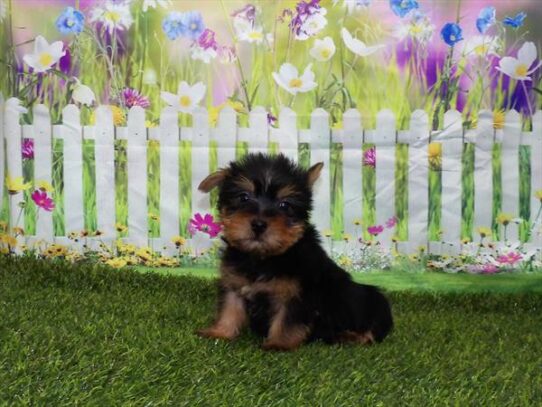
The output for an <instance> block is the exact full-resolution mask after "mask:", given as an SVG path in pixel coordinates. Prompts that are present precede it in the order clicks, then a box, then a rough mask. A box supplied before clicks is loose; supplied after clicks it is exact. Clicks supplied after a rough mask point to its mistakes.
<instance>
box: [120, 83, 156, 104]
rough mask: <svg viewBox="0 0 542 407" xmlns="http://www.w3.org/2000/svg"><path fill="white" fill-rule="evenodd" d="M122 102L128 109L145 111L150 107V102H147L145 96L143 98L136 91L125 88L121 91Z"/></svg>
mask: <svg viewBox="0 0 542 407" xmlns="http://www.w3.org/2000/svg"><path fill="white" fill-rule="evenodd" d="M122 100H123V102H124V105H125V106H126V107H127V108H128V109H129V108H131V107H134V106H139V107H142V108H143V109H146V108H148V107H149V106H150V105H151V102H149V99H148V98H147V97H146V96H143V95H142V94H140V93H139V92H138V91H137V90H136V89H132V88H126V89H124V90H123V91H122Z"/></svg>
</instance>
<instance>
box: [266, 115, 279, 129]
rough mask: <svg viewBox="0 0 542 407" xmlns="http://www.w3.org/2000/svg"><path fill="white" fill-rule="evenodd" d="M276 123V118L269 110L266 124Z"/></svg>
mask: <svg viewBox="0 0 542 407" xmlns="http://www.w3.org/2000/svg"><path fill="white" fill-rule="evenodd" d="M276 123H277V118H276V117H275V116H273V114H272V113H271V112H267V124H269V125H270V126H273V125H275V124H276Z"/></svg>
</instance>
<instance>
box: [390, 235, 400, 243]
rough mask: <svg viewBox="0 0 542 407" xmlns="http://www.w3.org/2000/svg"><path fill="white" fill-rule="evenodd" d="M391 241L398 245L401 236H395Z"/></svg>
mask: <svg viewBox="0 0 542 407" xmlns="http://www.w3.org/2000/svg"><path fill="white" fill-rule="evenodd" d="M391 241H392V242H393V243H397V242H398V241H399V236H396V235H393V236H392V237H391Z"/></svg>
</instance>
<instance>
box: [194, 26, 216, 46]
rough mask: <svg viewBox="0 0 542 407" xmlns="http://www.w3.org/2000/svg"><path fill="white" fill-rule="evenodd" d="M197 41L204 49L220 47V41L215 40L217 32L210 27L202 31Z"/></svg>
mask: <svg viewBox="0 0 542 407" xmlns="http://www.w3.org/2000/svg"><path fill="white" fill-rule="evenodd" d="M197 43H198V46H199V47H200V48H203V49H204V50H208V49H209V48H212V49H214V50H215V51H216V50H217V49H218V43H217V42H216V40H215V32H214V31H213V30H209V29H208V28H206V29H205V31H203V32H202V33H201V35H200V36H199V38H198V41H197Z"/></svg>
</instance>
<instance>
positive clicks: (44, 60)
mask: <svg viewBox="0 0 542 407" xmlns="http://www.w3.org/2000/svg"><path fill="white" fill-rule="evenodd" d="M39 61H40V64H41V65H42V66H50V65H53V56H52V55H51V54H49V53H48V52H44V53H42V54H40V58H39Z"/></svg>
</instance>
